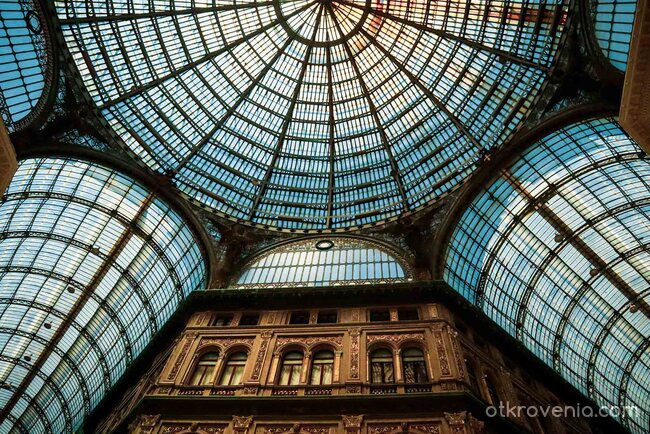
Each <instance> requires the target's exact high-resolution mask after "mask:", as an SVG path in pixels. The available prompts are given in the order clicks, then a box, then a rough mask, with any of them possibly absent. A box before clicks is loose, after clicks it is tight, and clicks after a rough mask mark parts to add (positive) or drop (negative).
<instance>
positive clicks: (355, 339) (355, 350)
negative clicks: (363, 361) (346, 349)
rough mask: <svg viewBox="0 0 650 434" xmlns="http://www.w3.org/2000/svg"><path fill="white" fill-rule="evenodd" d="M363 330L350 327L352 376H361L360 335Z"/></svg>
mask: <svg viewBox="0 0 650 434" xmlns="http://www.w3.org/2000/svg"><path fill="white" fill-rule="evenodd" d="M360 335H361V330H360V329H358V328H354V329H350V378H352V379H358V378H359V336H360Z"/></svg>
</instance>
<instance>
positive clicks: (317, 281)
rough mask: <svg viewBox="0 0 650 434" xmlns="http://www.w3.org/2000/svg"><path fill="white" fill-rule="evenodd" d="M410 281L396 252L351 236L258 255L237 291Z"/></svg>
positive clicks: (299, 243)
mask: <svg viewBox="0 0 650 434" xmlns="http://www.w3.org/2000/svg"><path fill="white" fill-rule="evenodd" d="M412 279H413V271H412V269H411V268H410V266H409V264H408V262H407V261H406V260H405V259H404V258H402V257H401V256H400V254H399V252H397V251H396V250H394V249H392V248H390V247H388V246H386V245H384V244H381V243H377V242H372V241H369V240H366V239H358V238H351V237H332V238H326V239H325V238H321V239H315V238H308V239H305V240H301V241H296V242H294V243H290V244H283V245H280V246H278V247H275V248H273V249H271V250H269V251H267V252H265V253H262V254H261V255H259V256H258V257H256V258H255V259H253V260H252V261H251V262H250V263H248V264H247V265H246V266H245V267H244V272H243V273H242V274H241V275H240V276H239V278H238V279H237V282H236V283H235V286H236V287H238V288H256V287H262V288H291V287H295V286H296V285H299V286H309V287H319V286H330V285H345V284H352V283H354V284H379V283H390V282H405V281H409V280H412Z"/></svg>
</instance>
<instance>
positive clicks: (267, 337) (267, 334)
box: [251, 330, 273, 393]
mask: <svg viewBox="0 0 650 434" xmlns="http://www.w3.org/2000/svg"><path fill="white" fill-rule="evenodd" d="M260 336H261V337H262V343H261V344H260V349H259V351H258V352H257V358H256V359H255V365H253V373H252V374H251V381H259V379H260V375H261V373H262V365H263V364H264V359H266V352H267V350H268V348H269V342H271V337H273V332H272V331H271V330H264V331H263V332H262V333H261V335H260ZM255 393H257V392H255Z"/></svg>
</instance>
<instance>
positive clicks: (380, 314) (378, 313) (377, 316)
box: [370, 309, 390, 322]
mask: <svg viewBox="0 0 650 434" xmlns="http://www.w3.org/2000/svg"><path fill="white" fill-rule="evenodd" d="M370 321H373V322H375V321H390V311H389V310H388V309H374V310H371V311H370Z"/></svg>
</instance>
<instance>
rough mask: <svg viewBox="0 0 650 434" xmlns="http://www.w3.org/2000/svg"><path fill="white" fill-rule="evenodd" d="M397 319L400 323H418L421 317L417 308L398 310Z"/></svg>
mask: <svg viewBox="0 0 650 434" xmlns="http://www.w3.org/2000/svg"><path fill="white" fill-rule="evenodd" d="M397 318H399V320H400V321H417V320H419V319H420V315H419V313H418V310H417V309H416V308H402V309H398V310H397Z"/></svg>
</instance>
